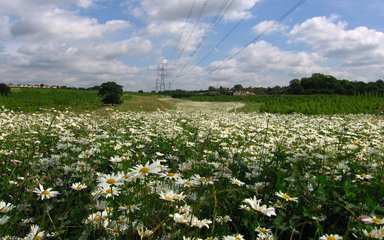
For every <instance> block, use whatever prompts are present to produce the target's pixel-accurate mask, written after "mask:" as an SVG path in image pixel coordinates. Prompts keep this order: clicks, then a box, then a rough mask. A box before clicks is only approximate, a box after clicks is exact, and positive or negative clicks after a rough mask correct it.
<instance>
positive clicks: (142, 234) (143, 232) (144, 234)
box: [137, 227, 153, 239]
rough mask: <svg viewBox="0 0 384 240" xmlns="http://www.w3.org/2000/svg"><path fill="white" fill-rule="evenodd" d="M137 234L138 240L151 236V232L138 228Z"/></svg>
mask: <svg viewBox="0 0 384 240" xmlns="http://www.w3.org/2000/svg"><path fill="white" fill-rule="evenodd" d="M137 233H138V234H139V236H140V239H143V238H145V237H150V236H151V235H152V234H153V231H152V230H149V229H146V228H143V227H138V228H137Z"/></svg>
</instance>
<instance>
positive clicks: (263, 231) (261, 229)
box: [259, 228, 268, 233]
mask: <svg viewBox="0 0 384 240" xmlns="http://www.w3.org/2000/svg"><path fill="white" fill-rule="evenodd" d="M259 231H260V232H261V233H267V232H268V231H267V229H266V228H259Z"/></svg>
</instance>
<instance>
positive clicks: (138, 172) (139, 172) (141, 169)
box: [130, 161, 161, 177]
mask: <svg viewBox="0 0 384 240" xmlns="http://www.w3.org/2000/svg"><path fill="white" fill-rule="evenodd" d="M160 171H161V164H160V162H158V161H156V162H153V163H151V164H149V162H147V163H146V164H145V165H142V164H139V165H136V166H135V167H133V168H131V172H130V173H131V174H132V175H133V176H136V177H137V176H147V175H149V174H151V173H156V174H157V173H159V172H160Z"/></svg>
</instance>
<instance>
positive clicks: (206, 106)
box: [159, 98, 244, 113]
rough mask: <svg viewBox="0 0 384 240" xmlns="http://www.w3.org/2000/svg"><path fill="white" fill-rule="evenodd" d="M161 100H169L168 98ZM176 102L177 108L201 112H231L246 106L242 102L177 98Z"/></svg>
mask: <svg viewBox="0 0 384 240" xmlns="http://www.w3.org/2000/svg"><path fill="white" fill-rule="evenodd" d="M159 100H162V101H168V99H167V98H162V99H159ZM173 100H174V99H172V101H173ZM174 104H175V107H176V109H177V110H181V111H186V112H201V113H210V112H230V111H233V110H236V109H238V108H241V107H243V106H244V103H240V102H195V101H187V100H177V101H175V102H174Z"/></svg>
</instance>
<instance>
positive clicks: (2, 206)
mask: <svg viewBox="0 0 384 240" xmlns="http://www.w3.org/2000/svg"><path fill="white" fill-rule="evenodd" d="M14 207H15V206H13V205H12V204H10V203H6V202H4V201H1V202H0V213H8V212H10V211H11V210H12V209H13V208H14Z"/></svg>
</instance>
